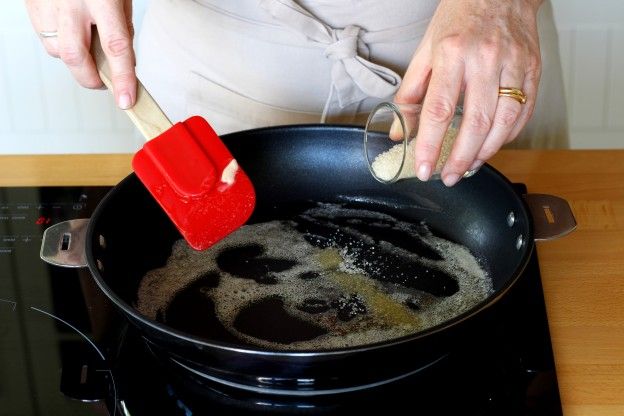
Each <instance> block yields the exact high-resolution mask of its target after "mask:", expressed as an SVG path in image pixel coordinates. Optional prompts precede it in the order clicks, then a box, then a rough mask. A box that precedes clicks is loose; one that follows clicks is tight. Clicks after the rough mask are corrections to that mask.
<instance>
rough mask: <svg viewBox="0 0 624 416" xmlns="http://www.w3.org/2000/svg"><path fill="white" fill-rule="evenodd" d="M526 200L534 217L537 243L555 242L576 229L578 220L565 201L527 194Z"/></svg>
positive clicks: (556, 197)
mask: <svg viewBox="0 0 624 416" xmlns="http://www.w3.org/2000/svg"><path fill="white" fill-rule="evenodd" d="M524 200H525V201H526V203H527V205H528V206H529V210H530V211H531V215H532V216H533V223H534V238H535V241H544V240H554V239H557V238H560V237H563V236H565V235H567V234H569V233H571V232H572V231H574V229H575V228H576V219H575V218H574V214H573V213H572V209H571V208H570V204H568V201H566V200H565V199H563V198H560V197H558V196H554V195H547V194H526V195H524Z"/></svg>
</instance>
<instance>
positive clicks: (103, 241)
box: [99, 234, 106, 250]
mask: <svg viewBox="0 0 624 416" xmlns="http://www.w3.org/2000/svg"><path fill="white" fill-rule="evenodd" d="M99 240H100V248H101V249H103V250H105V249H106V239H105V238H104V236H103V235H102V234H100V238H99Z"/></svg>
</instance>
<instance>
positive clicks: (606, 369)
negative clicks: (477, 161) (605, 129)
mask: <svg viewBox="0 0 624 416" xmlns="http://www.w3.org/2000/svg"><path fill="white" fill-rule="evenodd" d="M130 157H131V156H130V155H55V156H0V186H28V185H40V186H42V185H112V184H115V183H117V182H118V181H119V180H120V179H122V178H123V177H124V176H125V175H126V174H128V173H129V172H130ZM491 163H492V165H494V166H495V167H496V168H497V169H499V170H500V171H501V172H503V173H504V174H505V175H506V176H507V177H508V178H509V179H511V180H512V181H516V182H524V183H526V184H527V186H528V188H529V190H530V191H531V192H538V193H552V194H555V195H559V196H561V197H563V198H565V199H567V200H568V201H569V202H570V204H571V206H572V208H573V210H574V214H575V216H576V220H577V222H578V229H577V230H576V231H575V232H574V233H572V234H571V235H569V236H566V237H565V238H563V239H560V240H557V241H551V242H544V243H540V244H539V245H538V253H539V257H540V265H541V272H542V279H543V286H544V294H545V298H546V307H547V310H548V321H549V324H550V332H551V336H552V342H553V348H554V353H555V362H556V366H557V377H558V379H559V388H560V392H561V399H562V402H563V407H564V414H565V415H566V416H576V415H600V416H610V415H613V416H616V415H617V416H620V415H624V150H609V151H578V150H577V151H574V150H562V151H541V150H507V151H501V152H500V153H499V154H498V155H497V156H496V157H495V158H494V159H493V161H492V162H491Z"/></svg>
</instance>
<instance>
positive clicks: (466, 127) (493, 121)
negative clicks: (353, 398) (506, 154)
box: [395, 0, 541, 186]
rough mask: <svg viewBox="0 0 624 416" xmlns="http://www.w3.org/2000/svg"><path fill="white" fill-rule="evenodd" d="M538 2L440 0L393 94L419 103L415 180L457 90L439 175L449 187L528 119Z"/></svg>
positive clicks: (435, 149)
mask: <svg viewBox="0 0 624 416" xmlns="http://www.w3.org/2000/svg"><path fill="white" fill-rule="evenodd" d="M540 4H541V0H508V1H500V0H441V1H440V4H439V6H438V8H437V10H436V12H435V14H434V16H433V18H432V20H431V23H430V24H429V28H428V29H427V32H426V34H425V36H424V38H423V40H422V42H421V44H420V45H419V47H418V49H417V50H416V53H415V54H414V57H413V58H412V61H411V63H410V65H409V67H408V69H407V72H406V73H405V77H404V79H403V82H402V84H401V87H400V88H399V91H398V92H397V94H396V97H395V101H396V102H398V103H420V102H422V103H423V110H422V114H421V121H420V128H419V131H418V135H417V138H416V140H417V142H416V164H417V165H416V171H417V173H418V177H419V178H420V179H421V180H428V179H429V178H430V176H431V173H432V169H433V167H434V166H435V165H436V161H437V159H438V155H439V153H440V147H441V144H442V140H443V138H444V134H445V132H446V130H447V128H448V126H449V123H450V121H451V119H452V117H453V114H454V111H455V105H456V104H457V101H458V99H459V96H460V93H461V92H464V116H463V121H462V124H461V127H460V130H459V134H458V136H457V139H456V141H455V144H454V146H453V150H452V151H451V154H450V155H449V158H448V160H447V162H446V164H445V166H444V168H443V170H442V173H441V176H442V180H443V181H444V183H445V184H446V185H447V186H452V185H454V184H455V183H457V181H459V179H460V178H461V177H462V175H463V174H464V173H465V172H466V171H468V170H472V169H476V168H478V167H479V166H481V165H482V164H483V163H484V162H485V161H486V160H487V159H489V158H490V157H492V156H493V155H494V154H495V153H496V152H497V151H498V150H499V149H500V148H501V146H502V145H503V144H505V143H508V142H510V141H512V140H513V139H514V138H515V137H516V136H517V135H518V133H519V132H520V130H521V129H522V128H523V127H524V125H525V124H526V123H527V121H528V120H529V118H530V117H531V114H532V112H533V108H534V106H535V99H536V96H537V87H538V83H539V78H540V72H541V60H540V50H539V43H538V34H537V10H538V8H539V5H540ZM499 87H510V88H518V89H521V90H522V91H524V93H525V95H526V96H527V101H526V103H525V104H521V103H520V102H518V101H516V100H515V99H513V98H510V97H499V96H498V89H499ZM423 100H424V101H423Z"/></svg>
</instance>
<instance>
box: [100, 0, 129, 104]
mask: <svg viewBox="0 0 624 416" xmlns="http://www.w3.org/2000/svg"><path fill="white" fill-rule="evenodd" d="M124 3H125V2H124V1H123V0H114V1H111V0H100V1H98V2H97V5H96V7H97V8H98V9H97V11H95V10H94V11H92V14H93V17H94V20H95V23H96V24H97V28H98V32H99V34H100V41H101V43H102V49H103V50H104V53H105V54H106V57H107V59H108V62H109V66H110V69H111V81H112V82H113V92H114V95H115V100H116V102H117V105H118V106H119V107H120V108H122V109H124V110H126V109H128V108H130V107H132V106H133V105H134V102H135V100H136V75H135V72H134V63H135V60H134V49H133V48H132V35H131V31H130V28H129V25H128V21H129V19H130V18H131V16H126V13H125V8H124Z"/></svg>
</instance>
